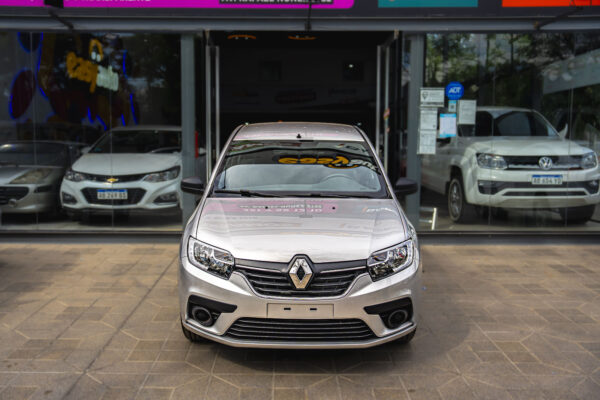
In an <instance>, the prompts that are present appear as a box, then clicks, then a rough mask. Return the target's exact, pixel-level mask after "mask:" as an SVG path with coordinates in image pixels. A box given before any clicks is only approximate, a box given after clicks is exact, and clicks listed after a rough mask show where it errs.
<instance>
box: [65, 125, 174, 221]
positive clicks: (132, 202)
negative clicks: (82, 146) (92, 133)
mask: <svg viewBox="0 0 600 400" xmlns="http://www.w3.org/2000/svg"><path fill="white" fill-rule="evenodd" d="M180 181H181V128H180V127H172V126H136V127H127V128H116V129H113V130H111V131H110V132H108V133H106V134H105V135H104V136H103V137H101V138H100V139H99V140H98V141H97V142H96V143H95V144H94V145H92V146H91V148H90V150H89V151H88V152H87V154H84V155H83V156H82V157H81V158H80V159H79V160H77V162H75V163H74V164H73V166H72V167H71V168H70V169H69V170H68V171H67V172H66V174H65V177H64V179H63V181H62V185H61V188H60V199H61V204H62V206H63V207H64V208H65V210H66V211H67V212H68V213H69V214H71V215H77V214H81V213H90V212H113V211H125V212H127V211H130V210H134V209H138V210H159V209H166V208H175V207H180V204H181V201H180V199H181V191H180V188H179V183H180Z"/></svg>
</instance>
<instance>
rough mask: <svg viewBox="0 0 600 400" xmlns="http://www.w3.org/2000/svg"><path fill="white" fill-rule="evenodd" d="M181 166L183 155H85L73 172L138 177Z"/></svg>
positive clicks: (74, 166) (77, 162)
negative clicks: (137, 175)
mask: <svg viewBox="0 0 600 400" xmlns="http://www.w3.org/2000/svg"><path fill="white" fill-rule="evenodd" d="M178 165H181V154H179V153H173V154H153V153H144V154H131V153H114V154H84V155H83V156H81V158H79V160H77V161H76V162H75V163H74V164H73V167H72V168H73V170H74V171H77V172H83V173H85V174H95V175H136V174H147V173H151V172H158V171H164V170H166V169H169V168H172V167H175V166H178Z"/></svg>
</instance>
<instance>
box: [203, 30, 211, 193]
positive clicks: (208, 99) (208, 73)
mask: <svg viewBox="0 0 600 400" xmlns="http://www.w3.org/2000/svg"><path fill="white" fill-rule="evenodd" d="M210 50H211V49H210V45H209V38H208V34H207V37H206V45H205V46H204V52H205V54H204V60H205V64H204V79H205V83H204V85H205V88H206V92H205V106H206V108H205V118H206V121H205V122H206V123H205V128H204V129H205V134H206V181H207V182H208V179H209V178H210V174H211V173H212V118H211V117H212V115H211V114H212V107H211V106H212V104H211V103H212V83H211V70H212V68H211V64H212V54H211V51H210Z"/></svg>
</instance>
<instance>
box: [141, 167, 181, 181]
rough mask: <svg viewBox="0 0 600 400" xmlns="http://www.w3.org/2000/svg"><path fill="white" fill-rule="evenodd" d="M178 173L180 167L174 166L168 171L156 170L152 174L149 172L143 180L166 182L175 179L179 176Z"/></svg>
mask: <svg viewBox="0 0 600 400" xmlns="http://www.w3.org/2000/svg"><path fill="white" fill-rule="evenodd" d="M178 175H179V167H173V168H171V169H168V170H166V171H161V172H154V173H152V174H148V175H146V176H145V177H144V179H142V180H143V181H146V182H164V181H170V180H173V179H175V178H177V176H178Z"/></svg>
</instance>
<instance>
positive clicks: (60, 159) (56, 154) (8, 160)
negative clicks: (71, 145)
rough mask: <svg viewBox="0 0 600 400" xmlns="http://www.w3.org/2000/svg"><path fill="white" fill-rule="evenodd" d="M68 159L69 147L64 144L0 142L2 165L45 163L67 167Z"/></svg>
mask: <svg viewBox="0 0 600 400" xmlns="http://www.w3.org/2000/svg"><path fill="white" fill-rule="evenodd" d="M68 160H69V152H68V148H67V146H64V145H62V144H55V143H35V144H34V143H4V144H0V165H44V166H56V167H65V166H67V164H68Z"/></svg>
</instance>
